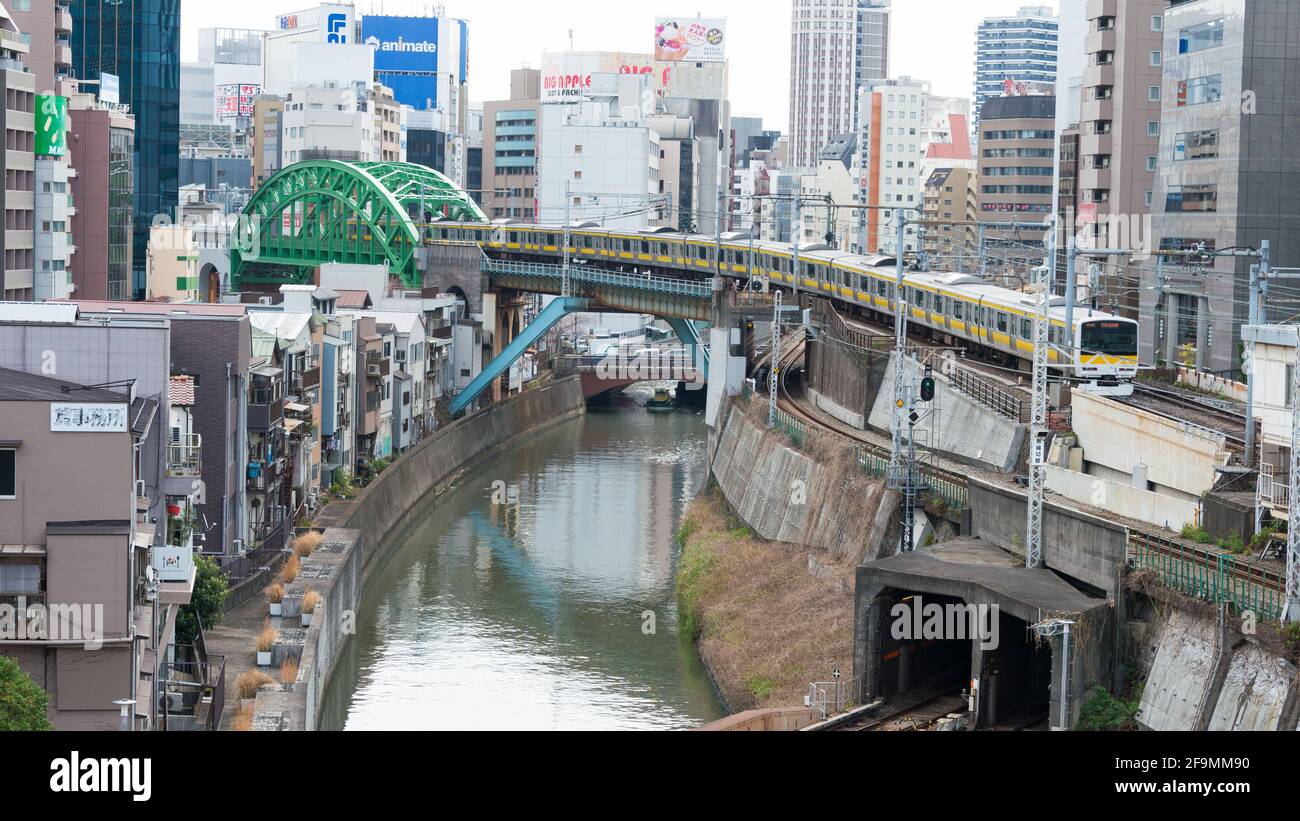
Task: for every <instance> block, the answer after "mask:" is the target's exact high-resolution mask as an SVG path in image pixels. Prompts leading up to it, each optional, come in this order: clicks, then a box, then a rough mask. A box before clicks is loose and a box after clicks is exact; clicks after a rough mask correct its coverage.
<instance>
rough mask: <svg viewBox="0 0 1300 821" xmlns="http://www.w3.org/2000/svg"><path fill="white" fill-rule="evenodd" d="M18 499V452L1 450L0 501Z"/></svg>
mask: <svg viewBox="0 0 1300 821" xmlns="http://www.w3.org/2000/svg"><path fill="white" fill-rule="evenodd" d="M17 497H18V451H16V450H14V449H13V448H0V499H16V498H17Z"/></svg>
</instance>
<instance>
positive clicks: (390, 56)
mask: <svg viewBox="0 0 1300 821" xmlns="http://www.w3.org/2000/svg"><path fill="white" fill-rule="evenodd" d="M440 22H441V21H439V20H438V19H437V18H433V17H387V16H384V15H370V14H368V15H365V16H364V17H362V18H361V40H362V42H364V43H365V44H367V45H370V46H374V47H375V79H376V80H378V81H379V82H381V83H383V84H384V85H386V86H388V87H389V88H391V89H392V90H393V97H394V98H396V100H397V101H398V102H399V103H402V104H403V105H409V106H411V107H413V108H415V109H428V108H437V107H438V58H439V56H440V55H439V53H438V52H439V42H438V29H439V24H440Z"/></svg>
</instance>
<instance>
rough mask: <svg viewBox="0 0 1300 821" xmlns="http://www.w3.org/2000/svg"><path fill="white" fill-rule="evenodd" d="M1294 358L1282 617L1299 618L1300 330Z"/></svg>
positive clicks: (1287, 619) (1297, 619)
mask: <svg viewBox="0 0 1300 821" xmlns="http://www.w3.org/2000/svg"><path fill="white" fill-rule="evenodd" d="M1296 342H1297V344H1296V360H1295V363H1294V364H1293V365H1292V366H1291V478H1290V480H1289V481H1290V483H1291V484H1290V488H1291V493H1290V495H1289V497H1288V500H1289V501H1288V508H1289V510H1288V513H1289V514H1290V515H1289V517H1288V520H1287V526H1286V607H1285V608H1284V609H1283V611H1282V618H1283V620H1284V621H1300V500H1297V498H1296V488H1297V487H1300V334H1297V339H1296Z"/></svg>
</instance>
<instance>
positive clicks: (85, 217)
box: [70, 93, 135, 300]
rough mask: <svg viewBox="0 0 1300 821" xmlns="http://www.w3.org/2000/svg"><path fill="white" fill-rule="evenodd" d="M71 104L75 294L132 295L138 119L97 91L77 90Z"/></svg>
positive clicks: (90, 296) (86, 296)
mask: <svg viewBox="0 0 1300 821" xmlns="http://www.w3.org/2000/svg"><path fill="white" fill-rule="evenodd" d="M70 108H71V115H72V140H71V142H72V166H73V168H75V169H76V171H77V174H76V176H75V177H73V178H72V181H71V183H70V188H71V191H72V200H73V202H74V203H75V204H76V213H75V214H74V215H73V216H72V220H71V225H72V236H73V237H74V238H75V239H76V243H77V253H75V254H73V255H72V264H71V270H72V282H73V286H74V296H76V297H78V298H79V299H110V300H126V299H130V298H131V261H132V252H133V249H132V243H131V225H132V221H133V214H134V198H135V184H134V179H135V175H134V169H135V166H134V162H135V159H134V155H135V120H134V118H132V117H131V115H130V114H129V113H127V112H126V111H124V110H123V109H122V108H121V107H120V106H115V105H111V104H107V103H103V102H101V101H100V100H99V99H98V98H97V97H96V96H95V95H94V94H88V93H78V94H73V95H72V98H71V105H70Z"/></svg>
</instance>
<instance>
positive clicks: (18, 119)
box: [0, 4, 36, 300]
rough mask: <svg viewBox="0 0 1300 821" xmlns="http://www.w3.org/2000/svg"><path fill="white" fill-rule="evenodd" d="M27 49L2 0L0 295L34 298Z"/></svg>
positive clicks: (31, 83)
mask: <svg viewBox="0 0 1300 821" xmlns="http://www.w3.org/2000/svg"><path fill="white" fill-rule="evenodd" d="M28 51H29V46H28V44H27V39H26V37H24V35H23V33H22V32H21V31H20V30H19V29H18V26H17V25H16V24H15V23H14V21H13V18H11V17H10V16H9V14H8V12H7V11H5V6H4V5H3V4H0V91H3V92H4V103H3V104H2V105H0V117H3V121H2V124H3V127H4V136H5V149H6V150H5V151H4V152H0V171H4V180H5V207H4V233H3V236H0V251H3V254H4V256H3V263H0V298H3V299H6V300H18V299H31V298H32V297H33V296H34V293H33V286H34V285H35V280H34V276H33V274H34V268H35V265H34V258H35V252H34V250H33V244H34V234H33V230H34V227H35V220H36V217H35V213H34V207H35V193H34V192H35V186H36V182H35V167H36V157H35V148H36V129H35V126H34V124H33V122H34V119H35V111H36V78H35V76H33V75H32V74H31V73H29V72H28V71H26V70H25V68H26V67H25V62H26V60H27V55H28Z"/></svg>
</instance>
